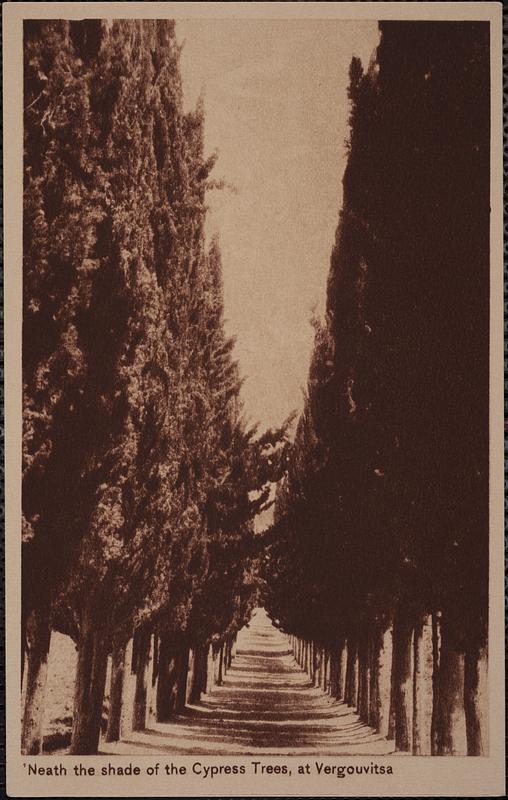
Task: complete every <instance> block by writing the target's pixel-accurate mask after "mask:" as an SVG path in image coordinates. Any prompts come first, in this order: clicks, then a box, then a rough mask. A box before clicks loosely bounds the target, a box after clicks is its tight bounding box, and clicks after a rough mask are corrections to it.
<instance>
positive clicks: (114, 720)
mask: <svg viewBox="0 0 508 800" xmlns="http://www.w3.org/2000/svg"><path fill="white" fill-rule="evenodd" d="M125 654H126V646H125V642H118V641H116V642H114V644H113V652H112V654H111V683H110V690H109V714H108V727H107V730H106V741H107V742H117V741H118V740H119V738H120V723H121V719H122V699H123V683H124V675H125Z"/></svg>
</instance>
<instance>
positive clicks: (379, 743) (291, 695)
mask: <svg viewBox="0 0 508 800" xmlns="http://www.w3.org/2000/svg"><path fill="white" fill-rule="evenodd" d="M393 749H394V745H393V742H388V741H387V740H386V739H384V738H382V737H381V736H379V735H378V734H376V733H374V732H373V731H372V729H371V728H369V727H367V726H366V725H364V724H363V723H361V722H360V721H359V719H358V716H357V715H356V714H355V713H354V712H353V711H352V710H351V709H350V708H348V707H347V706H345V705H344V704H343V703H339V702H337V701H336V700H332V699H331V698H330V697H328V696H326V695H324V694H323V692H321V691H320V690H319V689H315V688H313V687H311V686H310V682H309V679H308V677H307V675H306V674H305V673H304V672H302V670H301V669H300V667H299V666H298V664H297V663H296V661H295V659H294V657H293V654H292V653H291V651H290V649H289V646H288V643H287V640H286V638H285V637H284V635H283V634H282V633H280V631H278V630H276V629H275V628H274V627H273V626H272V625H271V623H270V621H269V619H268V618H267V616H266V615H265V613H264V612H263V611H258V612H257V613H256V614H255V616H254V617H253V619H252V621H251V623H250V626H249V628H246V629H244V630H243V631H241V632H240V634H239V636H238V644H237V653H236V657H235V658H234V660H233V664H232V666H231V668H230V669H229V670H228V673H227V675H226V678H225V682H224V685H223V686H220V687H215V688H214V690H213V693H211V694H208V695H204V697H203V699H202V701H201V703H200V704H199V706H190V707H189V708H188V709H187V711H186V713H185V715H181V716H179V717H176V718H175V720H174V722H171V723H165V724H162V723H154V724H153V725H152V727H151V728H150V729H149V730H146V731H144V732H143V733H131V734H130V735H129V736H128V738H127V739H124V740H123V741H121V742H118V743H116V744H111V745H108V744H106V743H102V744H101V748H100V751H101V753H112V754H113V753H116V754H120V753H121V754H127V753H128V754H134V753H150V752H152V753H156V752H158V753H165V754H180V755H186V754H207V755H215V754H217V755H218V754H225V753H229V754H232V755H233V754H237V755H245V754H250V755H261V754H263V755H268V754H270V755H289V754H295V755H305V754H307V753H308V754H318V753H319V754H320V755H336V754H337V755H338V754H341V755H371V754H372V755H374V754H376V755H385V754H388V753H392V752H393Z"/></svg>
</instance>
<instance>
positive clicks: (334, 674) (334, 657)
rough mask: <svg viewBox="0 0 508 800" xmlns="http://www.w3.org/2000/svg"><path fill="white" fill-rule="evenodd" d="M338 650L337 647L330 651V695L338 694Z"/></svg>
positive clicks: (336, 695) (335, 695)
mask: <svg viewBox="0 0 508 800" xmlns="http://www.w3.org/2000/svg"><path fill="white" fill-rule="evenodd" d="M339 665H340V652H339V651H338V650H337V648H334V649H333V650H331V651H330V697H335V698H337V697H338V696H339V680H338V679H339Z"/></svg>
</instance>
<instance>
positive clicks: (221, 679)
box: [217, 644, 224, 686]
mask: <svg viewBox="0 0 508 800" xmlns="http://www.w3.org/2000/svg"><path fill="white" fill-rule="evenodd" d="M223 672H224V645H223V644H221V646H220V649H219V664H218V671H217V686H222V684H223V683H224V677H223Z"/></svg>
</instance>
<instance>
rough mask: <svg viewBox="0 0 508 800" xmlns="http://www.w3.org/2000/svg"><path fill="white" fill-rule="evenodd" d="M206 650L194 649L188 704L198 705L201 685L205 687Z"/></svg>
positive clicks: (201, 648) (201, 690)
mask: <svg viewBox="0 0 508 800" xmlns="http://www.w3.org/2000/svg"><path fill="white" fill-rule="evenodd" d="M206 660H207V651H206V648H204V647H202V646H198V647H196V648H195V649H194V669H193V671H192V680H191V689H190V695H189V702H190V703H192V704H193V705H194V704H195V703H199V701H200V700H201V694H202V692H203V684H204V685H205V687H206V666H207V665H206Z"/></svg>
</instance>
